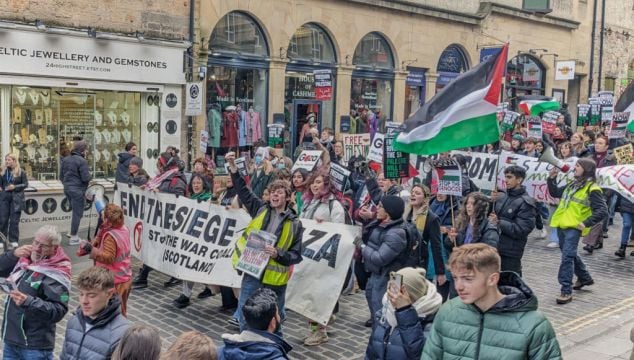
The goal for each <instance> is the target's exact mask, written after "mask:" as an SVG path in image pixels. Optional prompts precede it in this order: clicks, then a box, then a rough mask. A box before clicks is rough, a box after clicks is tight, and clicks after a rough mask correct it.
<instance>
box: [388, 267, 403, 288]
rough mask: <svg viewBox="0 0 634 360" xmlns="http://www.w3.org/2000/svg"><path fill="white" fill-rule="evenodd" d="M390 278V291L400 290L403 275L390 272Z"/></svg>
mask: <svg viewBox="0 0 634 360" xmlns="http://www.w3.org/2000/svg"><path fill="white" fill-rule="evenodd" d="M390 278H391V281H392V291H393V292H400V291H401V287H403V275H401V274H397V273H394V272H393V273H391V274H390Z"/></svg>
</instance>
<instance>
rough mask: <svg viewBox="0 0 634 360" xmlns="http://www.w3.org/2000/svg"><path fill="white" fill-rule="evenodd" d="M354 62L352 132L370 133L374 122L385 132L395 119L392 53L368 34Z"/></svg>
mask: <svg viewBox="0 0 634 360" xmlns="http://www.w3.org/2000/svg"><path fill="white" fill-rule="evenodd" d="M352 62H353V64H354V65H355V70H354V71H353V73H352V87H351V89H350V99H351V100H350V132H351V133H364V132H369V128H370V124H371V123H372V122H374V121H377V122H378V128H379V129H383V128H384V126H385V122H386V121H390V120H391V119H392V101H393V94H392V87H393V84H394V56H393V54H392V50H391V48H390V46H389V44H388V42H387V41H386V40H385V38H384V37H383V36H382V35H381V34H378V33H369V34H367V35H366V36H364V37H363V39H361V41H360V42H359V44H358V45H357V48H356V49H355V51H354V58H353V61H352Z"/></svg>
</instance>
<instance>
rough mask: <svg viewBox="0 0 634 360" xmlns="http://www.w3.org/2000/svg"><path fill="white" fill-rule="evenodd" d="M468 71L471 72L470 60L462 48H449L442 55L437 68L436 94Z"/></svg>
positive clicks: (457, 46)
mask: <svg viewBox="0 0 634 360" xmlns="http://www.w3.org/2000/svg"><path fill="white" fill-rule="evenodd" d="M467 70H469V59H468V57H467V54H466V53H465V51H464V50H463V49H462V47H461V46H459V45H449V46H447V48H446V49H445V50H444V51H443V52H442V54H441V55H440V58H439V59H438V65H437V66H436V73H438V79H437V80H436V92H439V91H440V90H442V89H443V88H444V87H445V86H447V84H449V83H450V82H452V81H453V80H454V79H455V78H457V77H458V75H460V74H462V73H463V72H465V71H467Z"/></svg>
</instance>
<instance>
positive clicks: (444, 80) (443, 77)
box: [436, 71, 460, 85]
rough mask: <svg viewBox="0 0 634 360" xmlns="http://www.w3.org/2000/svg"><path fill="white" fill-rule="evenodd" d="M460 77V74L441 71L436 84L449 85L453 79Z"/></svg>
mask: <svg viewBox="0 0 634 360" xmlns="http://www.w3.org/2000/svg"><path fill="white" fill-rule="evenodd" d="M458 75H460V74H459V73H451V72H445V71H439V72H438V80H436V83H437V84H438V85H447V84H449V83H450V82H452V81H453V79H455V78H457V77H458Z"/></svg>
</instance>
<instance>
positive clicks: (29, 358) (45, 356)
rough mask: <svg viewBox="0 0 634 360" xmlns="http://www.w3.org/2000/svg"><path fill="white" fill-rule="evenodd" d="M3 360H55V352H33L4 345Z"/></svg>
mask: <svg viewBox="0 0 634 360" xmlns="http://www.w3.org/2000/svg"><path fill="white" fill-rule="evenodd" d="M2 352H3V356H2V359H3V360H53V350H33V349H26V348H22V347H19V346H15V345H9V344H7V343H4V349H2Z"/></svg>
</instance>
